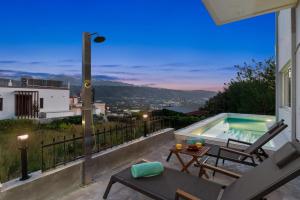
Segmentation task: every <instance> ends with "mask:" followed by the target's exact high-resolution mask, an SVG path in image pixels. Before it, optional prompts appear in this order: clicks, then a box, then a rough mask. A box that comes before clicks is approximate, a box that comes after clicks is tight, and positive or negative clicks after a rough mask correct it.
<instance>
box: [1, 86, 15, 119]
mask: <svg viewBox="0 0 300 200" xmlns="http://www.w3.org/2000/svg"><path fill="white" fill-rule="evenodd" d="M16 90H18V88H2V87H0V98H3V110H2V111H0V119H10V118H14V117H15V93H14V91H16Z"/></svg>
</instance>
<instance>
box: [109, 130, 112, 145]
mask: <svg viewBox="0 0 300 200" xmlns="http://www.w3.org/2000/svg"><path fill="white" fill-rule="evenodd" d="M109 135H110V147H112V146H113V140H112V129H111V126H110V127H109Z"/></svg>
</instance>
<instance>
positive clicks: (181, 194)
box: [175, 189, 201, 200]
mask: <svg viewBox="0 0 300 200" xmlns="http://www.w3.org/2000/svg"><path fill="white" fill-rule="evenodd" d="M179 197H181V198H183V199H186V200H201V199H199V198H198V197H195V196H194V195H192V194H190V193H187V192H185V191H183V190H181V189H177V190H176V195H175V200H179Z"/></svg>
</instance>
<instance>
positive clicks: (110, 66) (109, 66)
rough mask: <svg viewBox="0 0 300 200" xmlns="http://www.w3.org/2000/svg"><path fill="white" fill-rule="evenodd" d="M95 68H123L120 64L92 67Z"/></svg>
mask: <svg viewBox="0 0 300 200" xmlns="http://www.w3.org/2000/svg"><path fill="white" fill-rule="evenodd" d="M92 66H93V67H104V68H115V67H121V66H122V65H119V64H105V65H92Z"/></svg>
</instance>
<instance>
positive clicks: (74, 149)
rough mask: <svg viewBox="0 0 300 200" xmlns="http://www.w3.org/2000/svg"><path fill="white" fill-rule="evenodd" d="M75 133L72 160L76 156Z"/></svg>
mask: <svg viewBox="0 0 300 200" xmlns="http://www.w3.org/2000/svg"><path fill="white" fill-rule="evenodd" d="M75 145H76V144H75V134H73V160H75V158H76V147H75Z"/></svg>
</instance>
